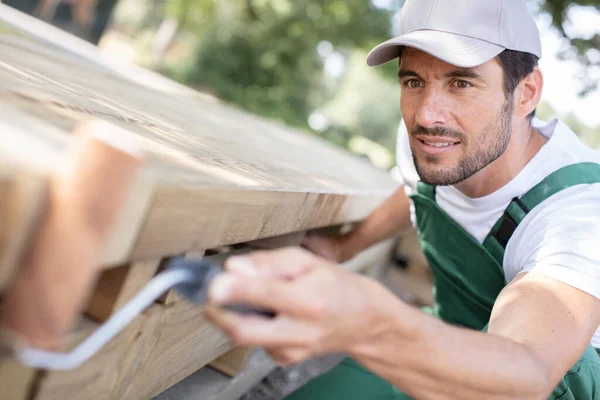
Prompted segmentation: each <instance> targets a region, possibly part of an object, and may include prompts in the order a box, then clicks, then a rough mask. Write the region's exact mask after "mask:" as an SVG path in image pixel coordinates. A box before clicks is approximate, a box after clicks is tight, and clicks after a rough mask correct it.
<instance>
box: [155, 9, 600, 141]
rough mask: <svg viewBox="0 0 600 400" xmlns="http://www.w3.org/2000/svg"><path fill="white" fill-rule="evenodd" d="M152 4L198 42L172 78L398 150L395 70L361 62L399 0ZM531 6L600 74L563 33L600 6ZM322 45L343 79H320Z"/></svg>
mask: <svg viewBox="0 0 600 400" xmlns="http://www.w3.org/2000/svg"><path fill="white" fill-rule="evenodd" d="M153 1H154V2H162V4H164V7H165V15H166V16H168V17H169V18H174V19H176V20H177V21H178V23H179V26H180V29H181V31H182V32H183V33H185V32H187V34H188V35H193V36H194V37H195V38H197V40H196V43H195V45H194V46H193V49H192V51H191V55H190V57H189V59H188V60H187V62H183V60H182V59H180V58H178V59H177V65H176V66H174V67H173V68H171V69H170V73H171V75H172V76H173V77H176V79H178V80H181V81H183V82H184V83H186V84H188V85H191V86H193V87H195V88H198V89H200V90H203V91H207V92H210V93H213V94H214V95H216V96H217V97H220V98H222V99H224V100H226V101H229V102H231V103H233V104H236V105H238V106H240V107H242V108H244V109H246V110H248V111H250V112H253V113H256V114H259V115H263V116H266V117H270V118H275V119H278V120H281V121H283V122H284V123H286V124H289V125H295V126H298V127H302V128H308V127H309V124H308V121H309V116H311V114H313V113H314V112H315V110H319V112H320V113H324V114H325V115H326V116H327V117H328V118H329V124H328V126H326V127H324V128H323V129H321V130H320V134H321V135H323V136H324V137H326V138H327V139H329V140H331V141H333V142H335V143H337V144H339V145H342V146H347V145H348V143H349V141H350V140H351V139H352V137H355V136H363V137H367V138H369V139H371V140H374V141H377V142H378V143H380V144H382V145H384V146H386V147H387V148H389V149H390V151H392V152H393V151H394V141H395V134H396V128H397V123H398V121H399V119H400V113H399V108H398V103H397V94H398V93H399V89H398V84H397V81H396V69H397V65H395V64H394V63H388V64H387V65H384V66H382V67H379V68H376V69H375V70H372V71H374V72H367V68H366V67H364V57H365V55H366V52H367V51H368V50H370V49H371V48H372V47H373V46H375V45H376V44H378V43H380V42H382V41H384V40H386V39H388V38H389V37H390V36H391V33H392V23H393V18H392V17H393V15H394V13H395V11H396V10H398V9H399V8H400V6H401V5H402V3H403V0H387V1H383V0H201V1H200V0H170V1H165V0H153ZM530 1H531V4H532V5H537V6H538V8H539V12H543V13H548V14H549V15H551V17H552V21H553V23H554V25H555V26H556V27H557V29H558V31H559V32H561V34H562V35H563V36H565V37H568V38H569V40H570V41H571V44H572V46H571V47H570V48H569V49H570V50H569V52H567V53H566V55H565V56H571V57H577V59H578V60H579V61H580V62H581V64H582V65H583V66H584V67H585V68H587V70H588V71H590V70H591V69H592V68H598V62H597V60H598V59H600V54H596V53H598V48H599V47H600V46H598V44H599V43H598V42H600V36H599V35H595V36H594V37H592V38H579V37H570V36H568V29H566V28H565V26H566V25H567V22H568V17H569V10H570V7H572V6H573V4H575V5H582V6H590V7H594V8H596V9H599V8H600V2H599V0H579V1H574V2H572V1H566V0H530ZM375 4H377V5H379V6H376V5H375ZM320 47H321V50H322V49H325V50H326V51H325V53H332V52H333V53H336V54H337V55H338V56H340V57H342V58H343V59H344V64H345V65H344V69H345V73H344V74H342V75H340V76H328V75H327V74H325V73H324V67H325V64H326V60H327V57H328V56H327V54H323V52H320V50H319V48H320ZM360 68H364V69H362V70H361V69H360ZM594 76H595V75H594V74H593V73H592V74H588V75H585V76H584V77H583V78H582V79H587V80H586V81H585V88H586V89H585V90H586V91H590V90H593V88H594V86H595V85H596V84H597V80H595V79H593V77H594ZM363 77H364V79H363ZM351 81H352V82H351ZM349 99H350V100H349Z"/></svg>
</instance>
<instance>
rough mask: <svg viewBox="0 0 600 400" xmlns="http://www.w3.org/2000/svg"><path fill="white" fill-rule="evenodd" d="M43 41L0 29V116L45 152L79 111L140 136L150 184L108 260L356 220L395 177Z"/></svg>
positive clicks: (62, 139)
mask: <svg viewBox="0 0 600 400" xmlns="http://www.w3.org/2000/svg"><path fill="white" fill-rule="evenodd" d="M1 26H2V16H0V27H1ZM40 41H41V39H39V38H36V37H35V36H32V35H31V34H30V33H28V34H25V35H23V34H21V35H17V34H15V33H12V32H11V31H10V27H9V26H8V25H5V27H4V29H0V109H2V108H4V109H5V111H4V112H1V111H0V113H1V114H3V115H4V116H6V118H5V119H4V120H3V121H2V125H8V126H10V127H11V129H12V130H13V131H17V132H18V134H19V135H21V136H30V137H33V138H34V139H31V140H29V142H31V141H32V140H38V141H43V142H44V143H45V144H46V148H45V149H44V152H46V153H48V157H49V158H50V159H52V157H53V156H54V157H55V156H56V154H57V153H60V151H61V150H62V149H63V148H64V146H65V143H66V142H68V140H69V139H68V138H69V132H70V131H71V130H72V129H73V127H74V126H75V124H76V123H77V122H78V121H81V120H86V119H89V118H101V119H104V120H107V121H110V122H112V123H114V124H116V125H118V126H120V127H121V128H124V129H126V130H128V131H129V132H131V133H133V134H134V135H136V136H138V137H139V139H140V141H141V142H142V143H143V146H144V148H145V149H146V150H147V151H148V153H149V157H148V158H149V162H148V165H147V166H146V169H145V171H144V172H145V174H144V175H145V176H146V177H147V180H148V183H147V185H146V186H144V187H146V190H145V192H146V193H142V192H144V190H140V191H138V193H137V196H136V197H135V200H134V201H133V203H132V204H134V205H135V204H139V205H140V207H139V208H136V207H135V206H133V207H132V210H134V211H136V210H137V211H139V212H138V214H137V215H135V216H134V217H132V218H131V221H130V222H128V223H126V224H124V225H123V226H122V228H121V229H119V230H118V232H119V233H118V234H117V235H115V236H114V240H113V243H126V245H125V246H124V248H121V249H120V250H119V251H117V250H114V251H113V252H114V254H111V253H110V249H108V250H107V253H106V254H105V260H107V263H108V260H110V263H111V264H113V265H116V264H118V263H122V262H124V261H128V260H144V259H153V258H156V257H157V256H164V255H167V254H175V253H183V252H186V251H191V250H195V249H205V248H211V247H214V246H219V245H223V244H230V243H237V242H245V241H250V240H254V239H260V238H264V237H268V236H277V235H282V234H287V233H290V232H295V231H301V230H306V229H312V228H316V227H321V226H326V225H329V224H331V223H343V222H348V221H356V220H359V219H362V218H364V217H365V216H366V215H367V214H368V213H369V212H370V211H371V210H372V209H373V208H374V207H375V206H376V205H378V203H379V202H380V201H381V200H382V199H383V198H384V197H385V196H387V195H388V194H389V193H391V191H392V190H393V189H394V187H395V186H396V185H395V183H394V182H393V181H392V180H391V178H389V177H388V176H387V174H386V173H384V172H383V171H380V170H377V169H376V168H374V167H373V166H371V165H369V164H368V163H367V162H366V161H365V160H362V159H359V158H358V157H355V156H352V155H350V154H349V153H347V152H346V151H344V150H342V149H339V148H336V147H334V146H332V145H329V144H327V143H325V142H324V141H322V140H320V139H318V138H317V137H315V136H314V135H309V134H307V133H304V132H299V131H297V130H293V129H290V128H287V127H284V126H282V125H280V124H278V123H275V122H273V121H266V120H263V119H261V118H258V117H256V116H253V115H250V114H248V113H245V112H242V111H240V110H237V109H235V108H232V107H230V106H227V105H225V104H223V103H221V102H219V101H217V100H215V99H213V98H210V97H208V96H204V95H200V94H194V95H191V94H188V93H190V92H185V93H183V92H168V91H166V90H168V89H166V88H164V85H163V86H160V87H158V88H156V87H149V86H144V85H140V84H139V82H137V81H134V80H132V79H130V77H129V76H125V75H123V74H120V73H118V71H116V70H115V69H114V68H111V67H110V66H107V64H106V63H100V62H99V61H98V60H97V58H98V57H96V58H94V57H91V56H89V55H88V56H86V58H81V56H80V55H79V56H75V55H74V54H72V53H69V52H67V51H64V50H62V49H60V48H59V47H53V46H51V45H42V44H41V43H40ZM99 77H101V79H99ZM0 136H3V134H0ZM0 140H1V139H0ZM22 142H25V140H22V141H21V142H19V143H11V142H10V141H8V142H7V146H9V147H10V148H11V151H12V152H13V153H15V154H20V155H21V158H17V160H16V162H17V163H19V164H20V166H21V167H23V168H26V169H27V168H31V167H32V166H31V164H32V163H37V162H38V161H35V160H31V159H30V157H29V156H26V155H29V154H30V153H29V152H28V149H30V147H24V146H23V144H24V143H22ZM146 207H147V209H146ZM132 241H133V242H135V244H132ZM109 247H110V246H109ZM129 251H131V252H129Z"/></svg>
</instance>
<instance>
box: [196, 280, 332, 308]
mask: <svg viewBox="0 0 600 400" xmlns="http://www.w3.org/2000/svg"><path fill="white" fill-rule="evenodd" d="M315 285H316V283H312V282H311V283H310V287H304V286H307V285H300V286H299V285H294V283H293V282H290V281H285V280H279V279H270V278H265V277H258V276H257V277H252V276H240V275H236V274H231V273H223V274H221V275H219V276H217V277H216V278H215V279H214V280H213V282H211V284H210V286H209V289H208V301H209V302H210V303H213V304H215V305H224V304H244V305H250V306H254V307H258V308H261V309H264V310H267V311H274V312H275V313H277V314H289V315H295V316H300V317H306V318H316V317H317V316H318V315H320V312H321V310H322V296H315V295H313V293H314V291H315V290H313V289H314V288H313V286H315Z"/></svg>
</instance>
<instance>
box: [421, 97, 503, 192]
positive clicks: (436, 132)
mask: <svg viewBox="0 0 600 400" xmlns="http://www.w3.org/2000/svg"><path fill="white" fill-rule="evenodd" d="M512 111H513V101H512V99H507V101H506V102H505V103H504V105H503V106H502V109H501V110H500V114H499V116H498V121H497V123H496V121H491V122H490V123H489V124H488V126H487V127H485V128H484V129H483V131H482V132H481V133H479V134H478V135H475V136H473V137H472V138H470V140H479V143H480V145H479V146H477V147H475V148H473V149H472V150H471V152H470V154H466V155H465V156H464V157H463V158H462V159H461V160H460V161H459V163H458V165H457V166H456V167H455V168H451V169H450V168H448V169H444V170H441V169H437V170H436V169H435V168H430V169H427V168H423V167H422V166H420V165H419V161H418V159H417V157H416V156H415V152H414V150H413V152H412V153H413V162H414V163H415V168H416V170H417V173H418V174H419V178H420V179H421V181H423V182H425V183H428V184H430V185H434V186H445V185H456V184H457V183H459V182H462V181H464V180H465V179H467V178H469V177H470V176H472V175H473V174H475V173H476V172H478V171H480V170H482V169H483V168H485V167H486V166H488V165H489V164H491V163H492V162H494V161H496V160H497V159H498V158H499V157H500V156H501V155H502V154H503V153H504V151H505V150H506V148H507V147H508V144H509V142H510V137H511V134H512V125H511V116H512ZM411 134H412V136H413V137H414V136H415V135H418V134H428V135H430V136H440V137H446V138H456V139H459V140H460V142H461V143H465V140H464V139H465V138H466V135H465V134H464V133H463V132H460V131H455V130H451V129H448V128H444V127H439V128H438V127H435V128H430V129H427V128H424V127H422V126H417V127H415V128H414V129H413V130H412V131H411ZM429 161H430V163H435V158H432V159H430V160H429Z"/></svg>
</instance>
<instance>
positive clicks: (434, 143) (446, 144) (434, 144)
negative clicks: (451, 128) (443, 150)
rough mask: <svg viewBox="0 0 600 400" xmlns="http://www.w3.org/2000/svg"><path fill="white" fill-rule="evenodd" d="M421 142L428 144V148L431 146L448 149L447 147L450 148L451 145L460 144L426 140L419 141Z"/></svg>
mask: <svg viewBox="0 0 600 400" xmlns="http://www.w3.org/2000/svg"><path fill="white" fill-rule="evenodd" d="M419 140H420V139H419ZM421 141H422V142H423V143H425V144H428V145H429V146H433V147H448V146H452V145H455V144H458V143H460V142H428V141H426V140H421Z"/></svg>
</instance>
